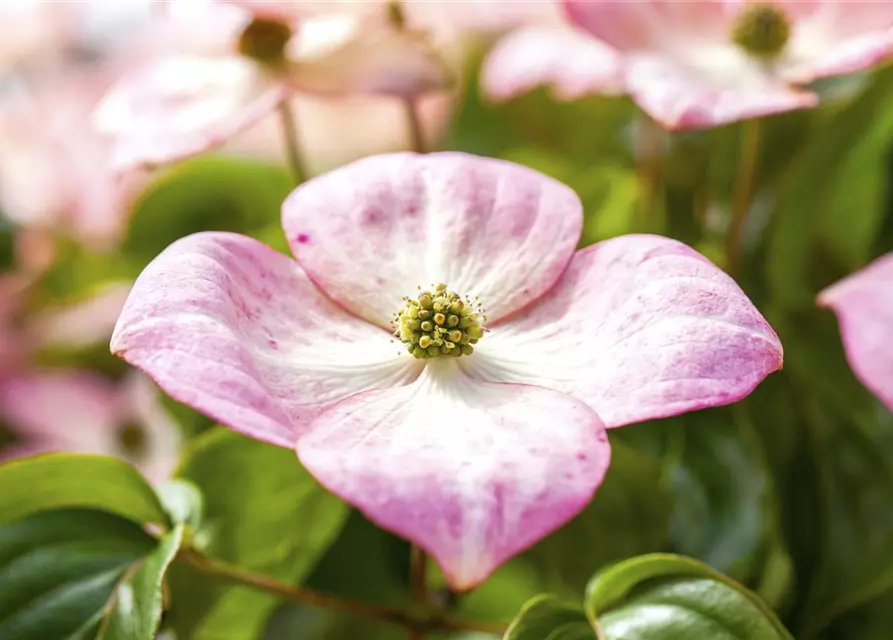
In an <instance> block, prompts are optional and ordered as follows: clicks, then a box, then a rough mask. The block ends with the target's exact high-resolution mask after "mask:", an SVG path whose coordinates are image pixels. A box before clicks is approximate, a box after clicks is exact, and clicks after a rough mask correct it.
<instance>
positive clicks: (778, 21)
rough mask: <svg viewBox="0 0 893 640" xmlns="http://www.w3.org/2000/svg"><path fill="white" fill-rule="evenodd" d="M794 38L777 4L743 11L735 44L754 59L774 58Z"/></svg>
mask: <svg viewBox="0 0 893 640" xmlns="http://www.w3.org/2000/svg"><path fill="white" fill-rule="evenodd" d="M790 37H791V22H790V20H788V17H787V16H786V15H785V13H784V12H783V11H782V10H781V9H779V8H778V7H776V6H775V5H773V4H766V3H754V4H750V5H748V6H747V8H745V9H744V10H742V11H741V13H740V14H739V16H738V18H737V19H736V20H735V23H734V25H733V26H732V40H733V41H734V42H735V44H737V45H738V46H739V47H741V48H742V49H744V50H745V51H746V52H747V53H749V54H751V55H752V56H756V57H759V58H772V57H774V56H777V55H778V54H779V53H781V52H782V51H783V50H784V47H785V45H786V44H787V43H788V39H789V38H790Z"/></svg>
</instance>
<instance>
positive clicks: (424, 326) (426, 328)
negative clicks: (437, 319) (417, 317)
mask: <svg viewBox="0 0 893 640" xmlns="http://www.w3.org/2000/svg"><path fill="white" fill-rule="evenodd" d="M421 328H422V331H425V332H426V333H427V332H429V331H433V330H434V324H433V323H432V322H431V321H430V320H425V321H424V322H423V323H422V325H421Z"/></svg>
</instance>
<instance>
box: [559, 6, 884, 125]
mask: <svg viewBox="0 0 893 640" xmlns="http://www.w3.org/2000/svg"><path fill="white" fill-rule="evenodd" d="M564 5H565V8H566V10H567V14H568V16H569V17H570V19H571V20H572V21H573V22H574V23H576V24H577V25H579V26H580V27H582V28H583V29H586V30H587V31H589V32H590V33H592V34H593V35H595V36H596V37H597V38H600V39H601V40H603V41H604V42H606V43H607V44H608V45H610V46H612V47H614V48H615V49H617V50H618V51H619V52H620V53H621V54H622V56H623V66H624V72H623V73H624V76H625V83H626V88H627V90H628V92H629V93H630V95H631V96H632V97H633V99H634V100H635V101H636V102H637V103H638V104H639V106H640V107H641V108H642V109H644V110H645V111H646V112H647V113H648V114H649V115H651V116H652V117H653V118H655V119H656V120H658V121H659V122H661V123H662V124H663V125H664V126H665V127H667V128H668V129H671V130H676V129H695V128H701V127H712V126H717V125H722V124H726V123H729V122H734V121H737V120H743V119H747V118H755V117H759V116H763V115H768V114H772V113H778V112H782V111H790V110H794V109H802V108H806V107H812V106H815V105H816V104H817V102H818V97H817V96H816V95H815V94H814V93H812V92H811V91H809V90H807V89H803V88H800V86H799V85H804V84H808V83H810V82H812V81H813V80H815V79H817V78H823V77H826V76H835V75H841V74H846V73H853V72H855V71H859V70H862V69H866V68H868V67H871V66H872V65H875V64H877V63H879V62H881V61H882V60H884V59H886V58H888V57H889V56H890V55H891V53H893V3H891V2H877V1H874V0H771V1H766V2H757V1H748V0H726V1H720V0H689V1H682V0H650V1H636V2H616V1H613V0H564Z"/></svg>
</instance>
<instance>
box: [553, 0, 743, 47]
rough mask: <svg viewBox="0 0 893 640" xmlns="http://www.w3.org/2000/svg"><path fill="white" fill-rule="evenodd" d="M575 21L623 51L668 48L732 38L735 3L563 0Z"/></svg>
mask: <svg viewBox="0 0 893 640" xmlns="http://www.w3.org/2000/svg"><path fill="white" fill-rule="evenodd" d="M563 4H564V9H565V14H566V15H567V17H568V19H570V21H571V22H572V23H573V24H576V25H578V26H579V27H581V28H582V29H584V30H586V31H588V32H589V33H591V34H593V35H594V36H595V37H597V38H599V39H600V40H602V41H603V42H605V43H607V44H609V45H611V46H612V47H614V48H616V49H618V50H620V51H622V52H646V51H668V50H673V49H677V48H680V47H691V46H692V45H703V44H707V43H718V42H723V41H725V40H727V39H728V31H729V25H730V24H731V20H732V18H733V17H734V15H735V8H734V5H735V3H734V2H723V1H722V0H632V1H618V0H564V2H563Z"/></svg>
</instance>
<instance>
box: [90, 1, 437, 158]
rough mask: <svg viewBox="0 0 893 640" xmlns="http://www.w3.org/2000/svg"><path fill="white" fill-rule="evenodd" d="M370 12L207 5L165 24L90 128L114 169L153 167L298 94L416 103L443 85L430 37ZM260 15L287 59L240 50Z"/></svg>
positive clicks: (230, 132)
mask: <svg viewBox="0 0 893 640" xmlns="http://www.w3.org/2000/svg"><path fill="white" fill-rule="evenodd" d="M299 5H300V6H299ZM310 5H313V6H312V7H311V6H310ZM369 6H371V5H369V4H368V3H366V4H361V3H336V2H333V3H323V2H314V3H307V4H306V6H305V3H285V2H232V3H216V4H210V5H208V6H207V7H204V8H203V11H202V12H201V13H200V14H199V15H196V14H195V12H192V13H190V14H189V15H186V16H183V17H181V18H178V19H177V20H180V21H184V24H185V25H186V26H187V27H192V29H184V28H179V29H178V28H176V27H177V22H176V20H175V21H174V24H172V25H168V28H167V29H166V30H164V31H163V32H162V33H163V34H164V35H165V36H166V37H165V38H164V42H162V43H161V46H159V51H158V52H157V53H156V55H149V56H148V57H147V59H144V60H142V61H140V62H139V63H137V64H135V65H134V66H133V68H132V69H131V71H130V73H128V74H126V75H125V76H124V77H123V78H122V79H121V81H120V82H119V83H118V84H117V85H116V86H115V87H113V88H112V89H111V90H110V91H109V93H108V94H107V95H106V97H105V99H104V100H103V102H102V104H100V105H99V107H98V108H97V110H96V112H95V114H94V126H95V128H96V129H97V131H99V132H101V133H102V134H103V135H105V136H106V137H108V138H109V139H110V140H111V141H112V143H113V145H114V148H115V164H116V165H117V166H118V167H120V168H132V167H138V166H150V167H151V166H155V165H160V164H165V163H170V162H175V161H177V160H180V159H183V158H185V157H188V156H191V155H194V154H197V153H201V152H204V151H208V150H210V149H213V148H216V147H218V146H220V145H221V144H223V143H224V142H226V141H227V140H228V139H231V138H233V137H234V136H236V135H237V134H239V133H241V132H243V131H245V130H246V129H248V128H249V127H251V126H252V125H254V124H255V123H257V122H258V121H260V120H261V119H263V118H264V117H265V116H267V115H269V114H270V113H272V112H274V111H275V109H276V107H277V106H279V105H280V104H282V103H283V102H284V101H285V100H287V99H288V98H289V97H291V96H292V95H294V94H295V93H299V92H302V93H307V94H311V95H321V96H328V97H335V96H347V95H377V96H389V97H396V98H414V97H416V96H419V95H421V94H424V93H427V92H429V91H432V90H435V89H440V88H443V87H444V86H445V84H446V83H447V76H446V69H445V67H444V65H443V63H442V61H441V60H440V59H439V57H438V56H437V55H436V54H435V52H434V51H433V49H432V48H431V47H429V46H428V43H427V42H426V41H425V39H424V38H423V37H421V36H420V35H419V34H417V33H414V32H408V31H403V30H398V29H397V28H395V27H394V26H393V25H390V24H389V23H388V22H387V20H386V15H385V13H384V11H383V9H382V10H377V11H373V10H371V9H370V10H363V11H361V10H360V9H362V8H365V7H369ZM375 6H379V5H375ZM384 6H385V5H384V4H380V7H382V8H383V7H384ZM325 7H327V8H328V10H323V9H324V8H325ZM357 7H359V8H360V9H358V8H357ZM348 9H350V10H348ZM305 14H306V15H305ZM255 17H259V18H263V19H271V18H272V19H277V20H282V21H284V22H287V25H288V28H290V29H291V30H292V33H293V36H292V37H291V38H290V39H289V40H288V42H287V43H286V44H285V45H284V47H285V50H284V51H283V55H282V58H281V59H279V60H276V61H275V62H260V61H258V60H256V59H253V58H250V57H247V56H244V55H242V54H240V53H239V41H240V37H241V35H242V34H243V33H244V32H245V30H246V29H247V28H248V26H249V25H250V24H251V23H252V19H253V18H255ZM299 18H300V19H299ZM197 21H200V25H196V22H197ZM196 27H197V28H196ZM177 38H179V39H180V40H181V42H177V41H176V40H177ZM199 43H201V44H202V46H204V47H205V49H206V50H204V51H203V50H202V47H201V46H198V44H199Z"/></svg>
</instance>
